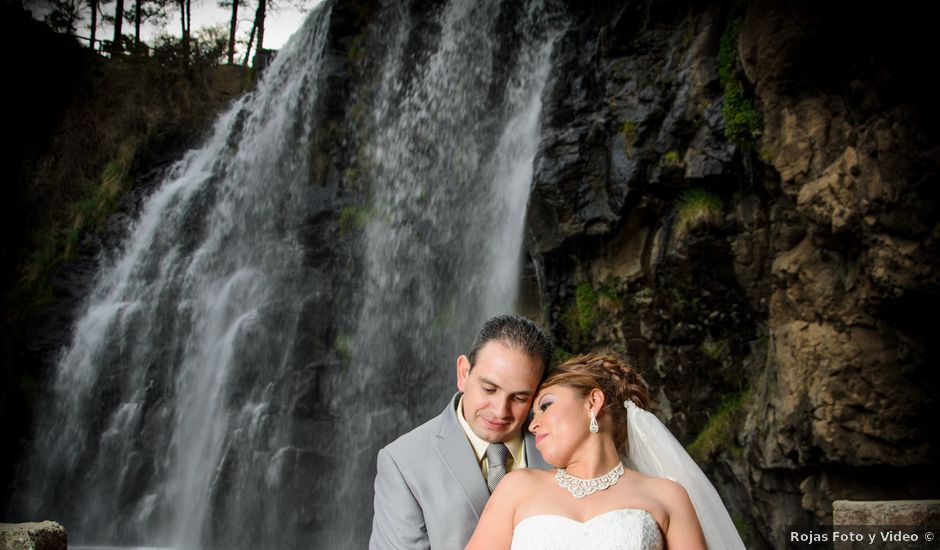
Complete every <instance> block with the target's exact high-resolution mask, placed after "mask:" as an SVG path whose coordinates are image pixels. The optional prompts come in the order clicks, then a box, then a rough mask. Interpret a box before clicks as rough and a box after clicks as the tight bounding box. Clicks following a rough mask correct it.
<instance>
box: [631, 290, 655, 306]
mask: <svg viewBox="0 0 940 550" xmlns="http://www.w3.org/2000/svg"><path fill="white" fill-rule="evenodd" d="M652 303H653V289H652V288H650V287H648V286H645V287H643V288H641V289H640V290H638V291H637V292H636V294H634V295H633V305H635V306H637V307H646V306H648V305H650V304H652Z"/></svg>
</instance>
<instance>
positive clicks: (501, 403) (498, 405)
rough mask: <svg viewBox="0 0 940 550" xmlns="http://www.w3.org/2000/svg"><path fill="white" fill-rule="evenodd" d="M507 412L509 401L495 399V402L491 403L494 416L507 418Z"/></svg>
mask: <svg viewBox="0 0 940 550" xmlns="http://www.w3.org/2000/svg"><path fill="white" fill-rule="evenodd" d="M509 411H510V406H509V400H508V399H504V398H496V401H495V402H494V403H493V412H494V413H496V415H497V416H499V417H500V418H506V417H507V416H509Z"/></svg>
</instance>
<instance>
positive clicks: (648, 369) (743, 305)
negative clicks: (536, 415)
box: [528, 0, 940, 548]
mask: <svg viewBox="0 0 940 550" xmlns="http://www.w3.org/2000/svg"><path fill="white" fill-rule="evenodd" d="M585 10H586V11H584V12H578V13H576V14H575V15H576V17H578V18H580V19H579V21H580V23H579V24H577V25H573V26H572V28H571V30H570V32H569V34H568V36H566V37H565V40H564V41H563V45H562V46H561V47H560V48H559V49H558V54H557V57H558V59H557V62H556V66H557V67H558V68H557V70H556V81H555V82H554V83H553V85H552V86H551V87H550V88H549V90H548V91H547V93H546V98H545V101H546V105H545V110H544V116H543V140H542V147H541V149H540V151H539V154H538V156H537V158H536V165H535V169H536V171H535V182H534V187H533V192H532V196H531V199H530V207H529V219H528V229H529V253H530V255H531V256H532V258H533V259H534V265H536V266H537V267H536V271H538V273H539V275H540V276H541V279H539V280H541V281H542V293H541V297H542V306H543V308H542V311H543V312H545V316H546V321H547V322H548V323H550V324H551V326H552V328H553V330H554V332H555V334H556V336H557V340H558V343H559V347H560V348H561V349H560V350H559V353H560V356H561V357H564V355H565V354H566V353H570V352H580V351H585V350H587V349H608V350H614V351H619V352H626V353H628V354H629V356H630V357H631V358H632V359H633V360H634V362H636V363H637V365H638V366H639V368H640V370H641V371H642V372H643V374H644V376H645V377H646V378H647V380H648V381H649V382H650V384H651V386H653V388H654V396H655V398H656V406H657V407H658V413H659V414H660V416H661V417H662V418H664V419H665V420H667V422H668V423H669V425H670V428H672V429H673V431H674V432H675V433H677V434H678V435H679V437H680V439H681V440H683V441H684V442H686V443H691V442H693V441H695V444H694V445H693V448H701V446H702V445H704V446H705V448H707V449H709V450H708V451H707V452H706V453H705V454H704V455H699V458H701V459H702V461H703V462H705V463H706V469H708V470H709V471H710V472H711V473H712V474H713V476H714V477H716V478H717V479H719V480H720V481H719V485H720V486H721V487H722V490H723V494H724V496H725V498H726V500H730V501H732V502H733V504H732V508H733V510H734V512H735V514H737V515H738V516H739V517H740V519H742V520H744V522H745V523H747V518H748V517H750V518H765V519H763V520H761V522H765V521H767V519H769V521H770V524H771V526H777V527H782V526H784V525H786V524H792V523H796V522H800V521H820V522H831V513H832V501H833V500H834V499H840V498H853V499H876V498H877V499H882V498H884V499H890V498H910V496H911V495H912V494H916V495H918V496H925V495H928V494H929V492H930V489H928V488H927V487H926V486H929V485H930V483H927V482H926V480H927V479H931V478H936V475H934V474H935V473H936V470H937V461H938V454H937V450H936V446H935V445H934V442H935V441H936V440H937V435H938V434H937V428H936V427H935V426H933V425H931V423H930V422H929V421H928V418H930V417H931V415H930V414H929V413H930V411H931V410H932V409H934V408H935V404H936V398H935V397H934V395H935V394H936V391H937V388H938V387H940V384H938V375H937V374H936V368H935V366H936V364H937V359H938V357H940V353H938V352H940V350H938V347H937V344H936V343H935V340H936V338H935V336H932V335H931V334H932V329H931V328H930V327H935V326H936V322H935V320H934V319H933V316H932V314H931V312H934V311H937V310H938V306H940V280H938V270H937V268H936V266H937V265H940V243H938V237H940V224H938V221H940V210H938V208H940V197H938V194H937V191H936V189H937V188H938V187H937V183H938V181H937V180H938V173H940V153H938V151H940V148H938V143H940V140H938V137H940V132H938V127H937V126H938V125H937V123H936V121H937V120H940V118H938V117H937V116H936V112H937V108H936V106H935V105H934V101H935V100H933V99H930V97H937V94H936V91H937V90H936V89H935V88H936V87H933V88H931V87H930V86H928V85H926V84H924V83H923V82H922V78H920V77H919V76H918V75H920V74H921V73H922V70H923V67H924V66H925V65H923V64H922V62H923V61H924V59H923V57H924V55H925V51H927V49H926V48H925V41H926V40H927V38H926V37H927V36H929V35H930V33H929V31H928V30H927V29H925V28H924V24H923V23H919V22H918V21H914V19H924V18H925V17H926V14H923V13H921V14H919V15H918V14H908V15H905V16H903V21H902V17H901V16H898V15H893V14H885V13H883V12H884V11H885V10H876V9H874V8H865V9H847V6H846V5H840V4H838V3H836V4H827V5H825V6H821V5H817V3H810V2H804V3H797V4H793V3H782V2H776V1H773V0H766V1H765V0H760V1H755V2H751V3H749V4H747V6H746V7H745V8H743V9H742V11H740V12H729V11H728V10H723V9H719V8H713V7H704V6H698V5H694V6H684V7H682V6H675V5H673V6H670V7H667V6H665V5H664V4H660V3H656V2H653V3H652V4H649V5H648V7H647V8H638V7H635V6H604V5H595V6H593V7H592V8H590V9H588V8H585ZM735 22H737V27H732V26H733V25H734V24H735ZM729 27H730V28H734V29H736V30H737V32H736V33H730V34H731V36H732V37H734V38H736V41H735V42H733V43H732V45H733V46H734V48H733V50H732V55H733V58H734V64H735V65H734V66H735V67H736V70H737V71H738V72H737V75H738V76H737V78H739V79H740V81H741V82H742V83H743V85H744V89H745V93H746V96H747V97H749V98H750V99H751V101H753V102H754V105H755V107H756V108H757V110H759V111H760V115H761V120H762V125H761V129H760V135H759V139H758V140H757V141H756V143H754V144H753V146H751V147H746V146H742V145H741V144H740V143H735V142H733V140H731V139H729V138H727V137H726V136H725V127H726V124H727V121H726V120H725V117H726V116H728V114H729V111H728V110H727V101H726V97H725V95H726V88H725V87H724V85H723V83H722V80H721V78H720V77H719V66H720V64H721V62H722V58H723V56H724V55H725V52H724V51H723V50H722V48H723V47H724V45H723V44H724V40H725V39H724V38H723V36H727V35H728V34H729V32H728V29H729ZM590 29H594V30H593V32H592V31H591V30H590ZM597 29H599V30H597ZM902 31H903V33H902ZM889 37H891V38H889ZM931 94H933V95H931ZM699 190H704V191H705V192H706V194H707V195H710V196H711V198H707V195H703V194H701V193H698V194H696V192H697V191H699ZM690 191H693V193H690ZM703 196H705V197H706V198H705V199H702V197H703ZM695 197H698V198H697V199H696V198H695ZM715 199H717V200H715ZM702 204H705V205H706V206H707V205H709V204H710V205H711V206H710V207H703V206H702ZM709 208H711V211H709ZM535 279H536V278H535V277H533V280H535ZM722 411H724V412H722ZM709 419H711V420H709ZM716 419H717V420H721V422H727V423H729V425H730V426H731V429H730V431H728V432H721V431H720V430H718V428H717V427H716V426H718V425H719V424H721V423H720V422H717V421H716ZM716 433H719V435H718V436H716V435H715V434H716ZM721 433H724V435H720V434H721ZM716 437H717V441H715V440H714V439H715V438H716ZM709 438H711V439H709ZM709 441H711V443H712V445H711V446H709V444H707V443H708V442H709ZM876 473H877V475H876ZM754 525H758V523H754ZM762 531H766V530H765V529H762ZM771 531H772V530H771ZM770 536H771V535H770V534H769V532H768V533H763V534H757V533H756V532H754V531H752V532H751V534H750V535H748V536H746V538H747V539H749V540H748V542H749V546H753V547H758V548H759V547H765V546H773V545H774V544H776V543H777V542H775V541H773V540H770V538H768V537H770Z"/></svg>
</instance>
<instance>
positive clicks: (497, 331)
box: [467, 314, 553, 372]
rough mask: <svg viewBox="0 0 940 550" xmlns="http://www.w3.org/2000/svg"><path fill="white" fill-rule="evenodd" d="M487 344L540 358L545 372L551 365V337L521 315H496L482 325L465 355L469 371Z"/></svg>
mask: <svg viewBox="0 0 940 550" xmlns="http://www.w3.org/2000/svg"><path fill="white" fill-rule="evenodd" d="M489 342H501V343H503V344H505V345H506V346H509V347H510V348H513V349H516V350H519V351H521V352H522V353H525V354H526V355H528V356H530V357H540V358H541V359H542V368H543V369H545V370H548V367H549V365H551V363H552V350H553V346H552V339H551V337H550V336H549V335H548V333H546V332H545V331H544V330H542V328H541V327H539V326H538V325H536V324H535V323H534V322H533V321H532V320H531V319H528V318H526V317H523V316H521V315H510V314H503V315H497V316H496V317H493V318H492V319H490V320H489V321H487V322H485V323H483V328H481V329H480V333H479V334H477V337H476V338H474V339H473V344H472V345H471V346H470V353H469V354H467V358H468V359H469V360H470V368H471V369H472V368H473V365H474V363H475V362H476V358H477V353H479V352H480V350H481V349H483V346H485V345H486V344H488V343H489ZM543 372H544V371H543Z"/></svg>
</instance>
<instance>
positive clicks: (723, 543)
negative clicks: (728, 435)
mask: <svg viewBox="0 0 940 550" xmlns="http://www.w3.org/2000/svg"><path fill="white" fill-rule="evenodd" d="M624 406H625V407H626V408H627V442H628V445H629V452H628V453H627V456H626V460H625V461H624V465H626V466H628V467H630V468H632V469H634V470H636V471H638V472H640V473H643V474H646V475H649V476H654V477H664V478H668V479H671V480H673V481H675V482H677V483H679V484H680V485H682V486H683V487H684V488H685V490H686V491H687V492H688V493H689V498H691V500H692V505H693V506H695V513H696V514H697V515H698V520H699V523H701V524H702V531H704V532H705V543H706V544H707V545H708V548H710V549H712V550H725V549H728V550H737V549H741V550H743V549H744V543H743V542H741V536H740V535H738V530H737V529H736V528H735V526H734V522H732V521H731V516H729V515H728V510H727V509H725V505H724V504H723V503H722V502H721V497H720V496H718V491H716V490H715V487H714V486H712V484H711V482H709V481H708V478H707V477H705V474H704V473H703V472H702V469H701V468H699V467H698V465H697V464H696V463H695V461H693V460H692V457H690V456H689V453H687V452H686V451H685V449H684V448H683V447H682V445H680V444H679V442H678V441H676V438H675V437H673V435H672V433H670V431H669V429H668V428H666V426H664V425H663V423H662V422H660V421H659V419H658V418H656V415H654V414H653V413H651V412H649V411H645V410H643V409H641V408H640V407H638V406H636V404H634V403H633V401H626V402H624Z"/></svg>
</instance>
